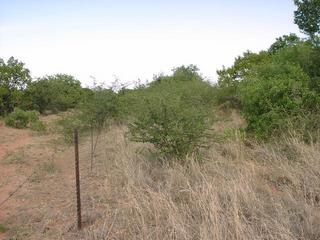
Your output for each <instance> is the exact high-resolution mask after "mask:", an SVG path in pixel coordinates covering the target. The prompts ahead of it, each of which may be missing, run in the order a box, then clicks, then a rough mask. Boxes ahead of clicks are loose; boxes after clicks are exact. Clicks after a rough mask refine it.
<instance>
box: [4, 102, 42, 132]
mask: <svg viewBox="0 0 320 240" xmlns="http://www.w3.org/2000/svg"><path fill="white" fill-rule="evenodd" d="M5 124H6V125H7V126H10V127H15V128H27V127H30V128H31V129H32V130H35V131H44V130H45V126H44V124H43V123H42V122H41V121H40V120H39V113H38V112H36V111H24V110H22V109H20V108H15V109H14V111H13V112H12V113H10V114H9V115H8V116H7V117H6V118H5Z"/></svg>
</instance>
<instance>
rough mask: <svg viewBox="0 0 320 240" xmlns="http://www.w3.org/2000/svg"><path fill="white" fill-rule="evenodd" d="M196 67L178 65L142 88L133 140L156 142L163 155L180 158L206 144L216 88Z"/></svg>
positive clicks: (132, 123)
mask: <svg viewBox="0 0 320 240" xmlns="http://www.w3.org/2000/svg"><path fill="white" fill-rule="evenodd" d="M180 70H182V72H183V74H182V73H181V72H180ZM193 70H194V68H193V67H192V68H186V67H183V68H177V69H176V70H175V72H174V74H173V75H172V76H161V77H158V79H157V80H156V81H155V82H154V83H151V84H150V86H149V87H146V88H145V89H139V90H138V92H137V93H138V94H137V97H138V96H140V99H141V100H140V107H139V108H137V110H138V109H140V110H138V112H137V113H136V114H135V115H134V121H133V122H131V124H130V133H131V136H132V139H133V140H135V141H138V142H149V143H152V144H153V145H154V146H155V148H156V149H158V151H159V152H160V153H161V154H162V155H164V156H171V157H175V158H178V159H184V157H185V156H186V155H188V154H192V153H196V152H197V151H198V150H199V149H200V148H201V147H204V146H205V145H206V142H207V141H206V140H207V138H208V137H209V134H208V133H207V130H208V126H209V124H210V116H211V115H212V114H211V107H212V95H211V94H210V93H211V89H212V87H211V86H210V85H209V84H208V83H206V82H204V81H202V80H201V78H200V76H199V75H198V74H197V72H194V71H193ZM176 71H179V73H178V74H177V73H176ZM131 96H132V95H131Z"/></svg>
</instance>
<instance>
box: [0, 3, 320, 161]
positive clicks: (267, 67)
mask: <svg viewBox="0 0 320 240" xmlns="http://www.w3.org/2000/svg"><path fill="white" fill-rule="evenodd" d="M294 2H295V4H296V6H297V10H296V11H295V12H294V21H295V23H296V24H297V25H298V26H299V28H300V29H301V31H302V32H304V33H305V34H307V38H304V39H302V38H299V37H298V36H297V35H295V34H292V33H291V34H288V35H283V36H281V37H279V38H277V39H276V41H275V42H274V43H273V44H272V45H271V46H270V47H269V49H267V50H264V51H261V52H258V53H253V52H250V51H246V52H245V53H244V54H243V55H242V56H239V57H237V58H236V59H235V62H234V64H233V65H232V66H230V67H223V68H222V69H221V70H218V71H217V74H218V82H217V83H216V84H210V83H208V82H207V81H206V80H205V79H204V78H203V77H202V76H201V74H200V73H199V70H198V68H197V67H196V66H194V65H189V66H181V67H178V68H175V69H173V72H172V74H170V75H163V74H160V75H158V76H155V77H154V79H153V81H152V82H151V83H148V84H145V85H141V84H139V85H138V86H137V87H135V88H134V89H128V88H124V87H121V88H116V90H117V91H114V89H115V88H109V89H108V88H103V87H101V86H95V87H93V88H83V87H81V84H80V82H79V81H78V80H76V79H75V78H74V77H72V76H70V75H65V74H56V75H52V76H45V77H42V78H38V79H36V80H32V79H31V77H30V72H29V70H28V69H26V68H25V66H24V64H23V63H22V62H20V61H19V60H17V59H14V58H13V57H11V58H10V59H9V60H8V61H7V62H5V61H3V60H2V59H0V107H1V108H0V114H1V115H2V116H8V117H7V118H8V119H9V118H12V115H11V116H10V113H11V112H12V111H14V109H15V108H17V107H18V108H20V109H21V110H17V111H15V112H14V113H13V116H15V117H17V116H19V119H20V120H19V121H21V123H12V121H7V122H8V125H11V126H16V127H20V126H18V125H21V126H24V125H26V124H25V123H24V122H25V121H24V120H22V119H24V118H23V117H22V115H23V114H22V112H21V111H22V110H25V111H30V110H36V111H39V112H40V113H41V114H44V113H48V112H58V111H66V110H68V109H75V111H73V112H74V115H73V116H71V117H70V116H69V117H68V119H69V120H68V119H64V120H63V121H61V123H62V125H63V129H65V130H64V131H65V132H68V134H69V135H70V133H71V130H72V128H74V127H79V128H81V129H84V130H86V129H101V128H102V127H103V126H104V125H105V122H106V120H108V119H109V120H110V119H114V120H116V121H117V122H121V123H125V124H127V125H128V126H129V130H130V137H131V139H133V140H135V141H140V142H149V143H152V144H153V145H154V147H155V148H156V149H158V150H159V152H160V153H161V154H162V155H164V156H169V155H172V156H175V157H177V158H179V159H182V158H185V157H186V156H187V155H189V154H193V153H196V152H198V151H199V149H201V147H203V146H206V145H207V143H208V142H209V141H210V140H209V138H210V136H212V131H210V130H209V129H210V125H211V124H212V122H213V121H214V119H215V116H214V109H215V108H218V107H220V108H225V109H228V108H235V109H238V110H239V111H240V112H241V114H242V115H243V117H244V118H245V120H246V123H247V126H246V128H245V131H246V132H247V133H248V136H250V137H253V138H255V139H258V140H263V141H268V140H270V139H271V138H273V137H275V136H279V135H283V134H286V133H289V132H292V131H293V130H294V131H295V134H298V135H299V136H301V137H302V138H303V139H304V140H305V141H307V142H308V141H316V140H317V137H318V135H319V116H320V57H319V56H320V46H319V29H320V28H319V22H320V20H319V19H320V7H319V4H320V3H319V1H318V0H295V1H294ZM19 121H16V122H19ZM9 122H10V123H9Z"/></svg>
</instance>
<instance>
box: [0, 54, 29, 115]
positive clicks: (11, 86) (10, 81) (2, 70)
mask: <svg viewBox="0 0 320 240" xmlns="http://www.w3.org/2000/svg"><path fill="white" fill-rule="evenodd" d="M30 81H31V77H30V73H29V70H28V69H26V68H25V67H24V63H22V62H20V61H18V60H17V59H15V58H13V57H11V58H9V59H8V61H7V62H5V61H3V59H1V58H0V115H6V114H8V113H10V112H11V111H13V109H14V108H15V107H17V106H20V105H21V103H22V101H23V99H22V96H23V90H24V89H25V88H26V86H27V85H28V84H29V83H30Z"/></svg>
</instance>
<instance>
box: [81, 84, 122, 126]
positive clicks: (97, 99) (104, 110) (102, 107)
mask: <svg viewBox="0 0 320 240" xmlns="http://www.w3.org/2000/svg"><path fill="white" fill-rule="evenodd" d="M91 91H92V92H91V94H88V95H87V96H86V97H85V98H84V99H83V102H82V103H81V104H80V105H79V106H78V108H77V109H78V110H79V111H80V112H81V115H80V116H79V118H80V119H81V120H82V121H83V123H84V124H85V125H86V126H87V127H90V128H95V129H98V130H99V129H101V128H102V127H103V125H104V123H105V121H106V120H107V119H119V108H118V97H117V94H116V93H115V92H113V91H112V90H110V89H103V88H102V87H96V88H94V89H92V90H91Z"/></svg>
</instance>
